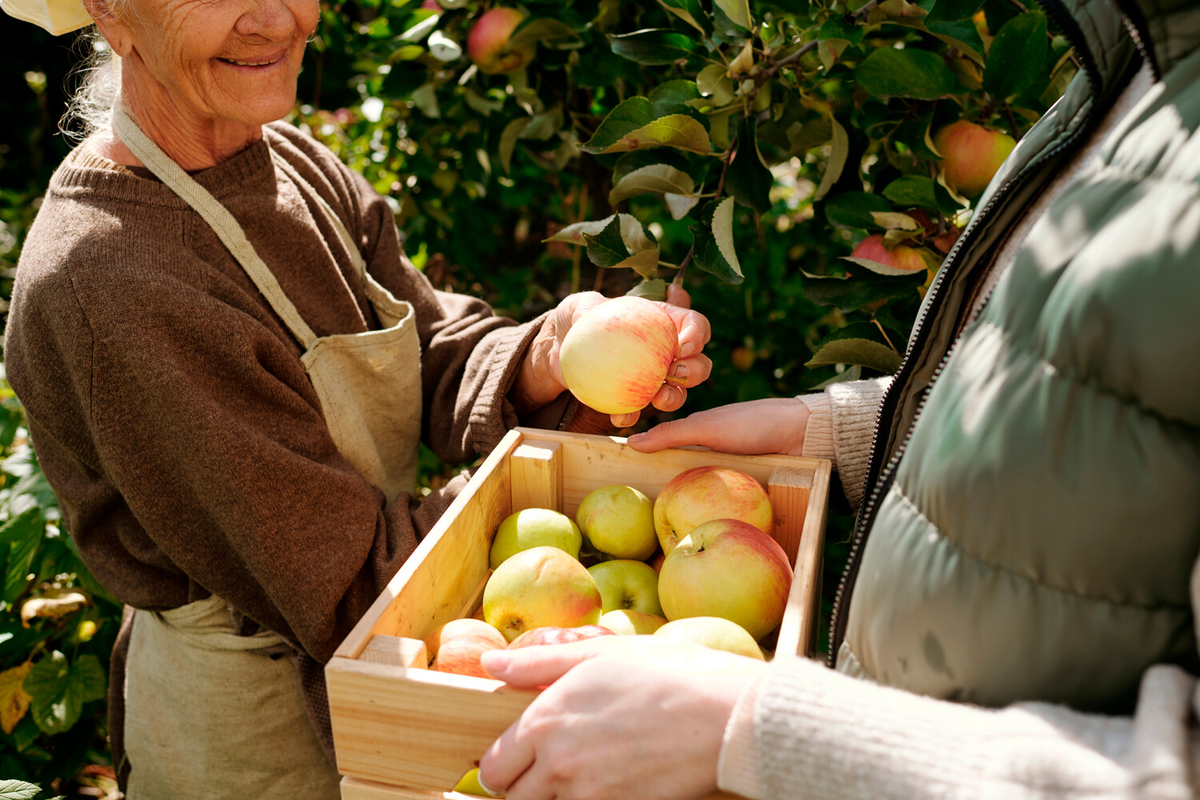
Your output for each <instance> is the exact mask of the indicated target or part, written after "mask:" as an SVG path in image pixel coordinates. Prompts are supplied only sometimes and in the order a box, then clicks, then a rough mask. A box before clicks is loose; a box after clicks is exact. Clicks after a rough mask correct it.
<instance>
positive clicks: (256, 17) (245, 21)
mask: <svg viewBox="0 0 1200 800" xmlns="http://www.w3.org/2000/svg"><path fill="white" fill-rule="evenodd" d="M295 27H296V20H295V18H294V17H293V16H292V12H291V10H290V9H289V8H288V4H287V3H286V2H285V0H250V2H249V4H248V7H247V8H246V11H245V13H243V14H242V16H241V17H239V18H238V21H237V24H236V25H235V26H234V30H236V31H237V32H238V33H239V34H242V35H243V36H255V35H257V36H261V37H263V38H264V39H267V40H269V41H281V40H284V39H288V38H290V37H291V35H292V31H293V30H294V29H295Z"/></svg>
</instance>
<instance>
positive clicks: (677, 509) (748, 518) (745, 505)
mask: <svg viewBox="0 0 1200 800" xmlns="http://www.w3.org/2000/svg"><path fill="white" fill-rule="evenodd" d="M713 519H740V520H742V521H743V522H748V523H750V524H751V525H753V526H754V527H756V528H758V529H759V530H761V531H763V532H764V533H770V532H771V526H772V523H773V522H774V514H773V512H772V510H771V500H770V498H768V497H767V492H766V490H765V489H763V487H762V484H761V483H759V482H758V481H756V480H755V479H754V478H753V477H751V476H750V475H747V474H746V473H744V472H742V471H741V470H737V469H733V468H732V467H719V466H707V467H693V468H692V469H688V470H684V471H683V472H681V473H679V474H678V475H676V476H675V477H674V478H672V479H671V480H670V481H668V482H667V485H666V486H664V487H663V489H662V491H661V492H659V493H658V497H657V498H655V500H654V531H655V533H656V534H657V535H658V541H659V544H661V545H662V549H663V552H664V553H670V552H671V548H673V547H674V546H675V545H677V544H678V543H679V540H680V539H682V538H683V537H685V536H687V535H688V534H689V533H691V531H692V528H695V527H696V526H697V525H699V524H700V523H702V522H708V521H709V520H713Z"/></svg>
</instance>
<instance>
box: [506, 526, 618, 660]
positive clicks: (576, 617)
mask: <svg viewBox="0 0 1200 800" xmlns="http://www.w3.org/2000/svg"><path fill="white" fill-rule="evenodd" d="M600 608H601V600H600V590H599V589H598V588H597V587H596V581H595V580H593V579H592V574H591V573H590V572H588V571H587V567H585V566H583V564H580V563H579V561H578V560H577V559H575V558H573V557H572V556H571V555H570V554H568V553H565V552H563V551H562V550H560V549H559V548H557V547H551V546H548V545H543V546H541V547H531V548H530V549H528V550H522V551H521V552H519V553H516V554H515V555H513V556H511V557H510V558H508V559H507V560H506V561H505V562H504V563H503V564H501V565H500V566H498V567H496V571H495V572H493V573H492V576H491V577H490V578H488V582H487V584H486V585H485V586H484V587H483V618H484V620H485V621H486V622H487V623H488V624H489V625H492V626H494V627H495V628H496V629H497V630H499V631H500V633H502V634H504V638H505V639H506V640H508V641H510V642H511V641H512V640H513V639H515V638H517V637H518V636H520V635H521V634H522V633H524V632H525V631H527V630H529V629H531V628H542V627H546V626H557V627H563V628H577V627H579V626H580V625H595V624H596V621H597V620H599V619H600Z"/></svg>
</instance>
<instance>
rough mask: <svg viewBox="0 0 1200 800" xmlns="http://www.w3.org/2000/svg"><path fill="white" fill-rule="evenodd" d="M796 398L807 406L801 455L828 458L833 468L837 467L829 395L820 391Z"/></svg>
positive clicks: (831, 405)
mask: <svg viewBox="0 0 1200 800" xmlns="http://www.w3.org/2000/svg"><path fill="white" fill-rule="evenodd" d="M798 399H799V400H800V402H801V403H804V405H805V406H807V407H808V423H807V424H806V425H805V428H804V451H803V452H802V453H801V455H803V456H804V457H805V458H826V459H829V460H830V461H833V462H834V463H833V468H834V469H837V468H838V465H837V462H836V461H834V459H835V458H836V457H837V453H836V452H835V450H834V446H833V404H832V403H830V402H829V395H827V394H825V393H824V392H821V393H820V394H806V395H803V396H802V397H799V398H798Z"/></svg>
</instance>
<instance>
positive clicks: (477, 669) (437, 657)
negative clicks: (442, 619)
mask: <svg viewBox="0 0 1200 800" xmlns="http://www.w3.org/2000/svg"><path fill="white" fill-rule="evenodd" d="M425 646H426V647H427V648H428V649H429V652H430V653H432V654H433V663H432V664H430V667H431V668H432V669H436V670H439V671H440V672H453V673H455V674H458V675H475V676H478V677H480V678H488V677H491V676H490V675H488V674H487V672H485V671H484V669H483V667H482V666H480V664H479V657H480V656H481V655H483V654H484V653H486V652H487V651H488V650H503V649H504V648H505V647H507V646H508V641H507V640H506V639H505V638H504V636H503V635H501V633H500V631H498V630H496V629H495V628H493V627H492V626H491V625H489V624H487V623H486V622H484V621H483V620H479V619H471V618H467V619H452V620H450V621H449V622H447V623H446V624H445V625H442V626H441V627H439V628H438V629H437V630H435V631H434V632H433V634H432V635H430V637H429V638H428V639H426V640H425Z"/></svg>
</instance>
